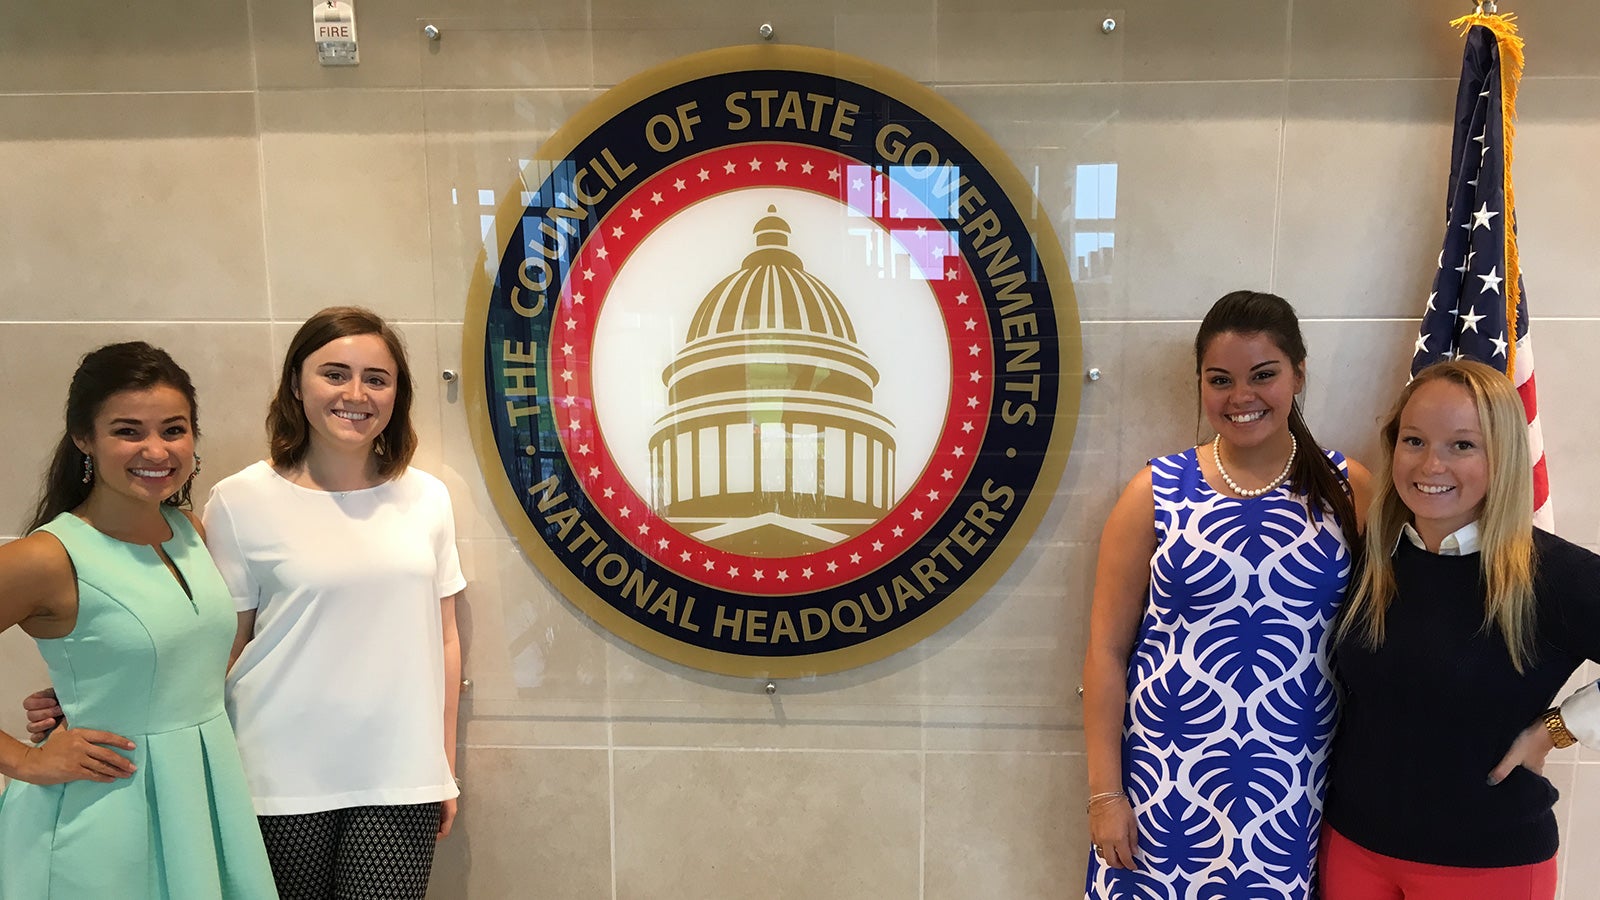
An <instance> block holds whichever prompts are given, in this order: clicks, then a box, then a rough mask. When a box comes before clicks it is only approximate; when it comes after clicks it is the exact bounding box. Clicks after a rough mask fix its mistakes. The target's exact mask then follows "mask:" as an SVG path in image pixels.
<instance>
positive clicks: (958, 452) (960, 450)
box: [950, 447, 967, 459]
mask: <svg viewBox="0 0 1600 900" xmlns="http://www.w3.org/2000/svg"><path fill="white" fill-rule="evenodd" d="M950 455H951V456H954V457H955V458H956V459H960V458H961V457H963V456H966V455H967V448H965V447H957V448H955V449H954V450H951V451H950Z"/></svg>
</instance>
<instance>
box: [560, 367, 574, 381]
mask: <svg viewBox="0 0 1600 900" xmlns="http://www.w3.org/2000/svg"><path fill="white" fill-rule="evenodd" d="M561 380H562V381H571V380H572V370H571V369H562V370H561Z"/></svg>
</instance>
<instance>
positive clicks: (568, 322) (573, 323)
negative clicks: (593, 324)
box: [562, 319, 578, 328]
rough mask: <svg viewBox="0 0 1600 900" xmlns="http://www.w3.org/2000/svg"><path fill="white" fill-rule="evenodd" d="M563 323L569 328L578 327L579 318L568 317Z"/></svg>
mask: <svg viewBox="0 0 1600 900" xmlns="http://www.w3.org/2000/svg"><path fill="white" fill-rule="evenodd" d="M562 324H563V325H566V326H567V327H568V328H577V327H578V320H577V319H567V320H566V321H564V322H563V323H562Z"/></svg>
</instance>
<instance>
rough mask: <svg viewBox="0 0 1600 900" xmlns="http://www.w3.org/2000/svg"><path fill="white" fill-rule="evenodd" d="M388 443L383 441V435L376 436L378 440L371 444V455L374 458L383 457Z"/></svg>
mask: <svg viewBox="0 0 1600 900" xmlns="http://www.w3.org/2000/svg"><path fill="white" fill-rule="evenodd" d="M388 443H389V442H388V441H386V440H384V438H383V435H381V434H380V435H378V439H377V440H375V441H373V442H372V452H373V454H374V455H376V456H382V455H384V451H385V450H387V449H388V446H387V445H388Z"/></svg>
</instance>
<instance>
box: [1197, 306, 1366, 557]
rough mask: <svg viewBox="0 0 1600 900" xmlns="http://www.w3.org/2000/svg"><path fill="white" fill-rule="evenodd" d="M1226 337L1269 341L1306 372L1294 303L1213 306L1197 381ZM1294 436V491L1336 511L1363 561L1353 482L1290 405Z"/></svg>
mask: <svg viewBox="0 0 1600 900" xmlns="http://www.w3.org/2000/svg"><path fill="white" fill-rule="evenodd" d="M1222 334H1241V335H1243V334H1260V335H1265V336H1266V337H1267V338H1268V339H1270V340H1271V341H1272V343H1273V345H1274V346H1276V347H1277V348H1278V349H1279V350H1281V351H1283V355H1284V356H1287V357H1288V358H1289V365H1290V366H1292V367H1293V368H1294V370H1295V371H1296V372H1304V371H1305V363H1306V340H1305V337H1304V336H1303V335H1301V333H1300V320H1299V318H1298V317H1296V316H1295V314H1294V307H1293V306H1290V305H1289V301H1287V300H1285V299H1283V298H1282V297H1279V296H1278V295H1277V294H1268V293H1264V292H1262V291H1234V292H1233V293H1231V294H1225V295H1224V296H1222V297H1221V298H1220V299H1218V300H1217V302H1216V303H1213V304H1211V309H1210V310H1209V311H1208V312H1207V313H1206V317H1205V318H1204V319H1203V320H1201V322H1200V330H1199V331H1197V332H1195V336H1194V371H1195V375H1196V376H1197V377H1198V376H1199V374H1200V366H1201V360H1202V359H1204V357H1205V354H1206V350H1208V349H1209V348H1210V347H1211V342H1212V341H1213V340H1215V339H1216V338H1217V336H1218V335H1222ZM1289 433H1290V434H1292V435H1294V438H1295V440H1296V441H1298V442H1299V444H1300V449H1301V452H1300V453H1299V454H1297V455H1296V456H1295V460H1294V468H1293V469H1291V470H1290V472H1289V487H1290V489H1291V490H1294V491H1297V492H1299V493H1302V494H1305V495H1306V508H1307V510H1308V512H1309V511H1310V510H1320V509H1329V510H1332V511H1333V517H1334V518H1335V519H1336V520H1338V522H1339V530H1340V531H1342V532H1343V533H1344V541H1345V545H1346V546H1348V547H1349V548H1350V555H1351V557H1352V561H1354V560H1356V559H1359V558H1360V555H1361V547H1362V544H1361V532H1360V530H1359V529H1358V527H1357V524H1356V507H1355V502H1354V500H1352V499H1351V493H1350V491H1351V489H1350V480H1349V479H1348V478H1346V477H1345V476H1344V474H1343V473H1341V472H1340V471H1339V468H1338V467H1337V466H1335V465H1334V463H1333V461H1332V460H1330V459H1329V458H1328V457H1327V454H1325V453H1323V452H1322V445H1321V444H1319V443H1317V439H1316V437H1314V436H1313V435H1312V434H1311V427H1310V426H1309V425H1307V424H1306V420H1305V416H1304V415H1303V414H1302V413H1301V412H1300V401H1299V400H1295V401H1293V402H1292V403H1291V405H1290V409H1289Z"/></svg>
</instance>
